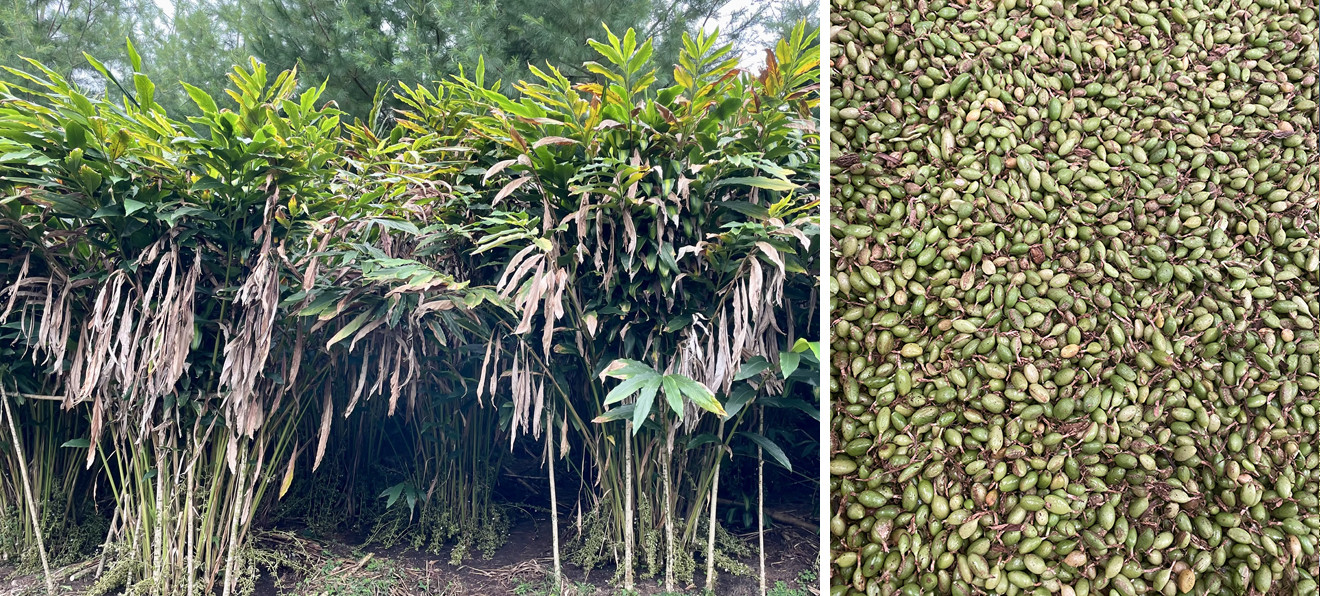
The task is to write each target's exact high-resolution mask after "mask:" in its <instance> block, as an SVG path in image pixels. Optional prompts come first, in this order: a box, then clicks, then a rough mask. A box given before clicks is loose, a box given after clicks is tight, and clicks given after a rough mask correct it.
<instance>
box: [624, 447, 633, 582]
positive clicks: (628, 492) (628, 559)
mask: <svg viewBox="0 0 1320 596" xmlns="http://www.w3.org/2000/svg"><path fill="white" fill-rule="evenodd" d="M623 487H624V488H623V510H624V514H623V517H624V525H623V589H625V590H629V591H631V590H632V589H633V457H632V422H626V423H624V428H623Z"/></svg>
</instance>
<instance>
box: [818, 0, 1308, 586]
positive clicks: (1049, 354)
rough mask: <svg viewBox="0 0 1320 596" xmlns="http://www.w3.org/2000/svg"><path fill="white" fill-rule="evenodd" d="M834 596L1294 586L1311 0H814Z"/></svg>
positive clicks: (1300, 549)
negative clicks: (828, 312) (828, 193)
mask: <svg viewBox="0 0 1320 596" xmlns="http://www.w3.org/2000/svg"><path fill="white" fill-rule="evenodd" d="M830 18H831V28H830V33H829V34H830V41H831V45H830V66H831V80H832V83H831V89H830V109H829V118H830V125H831V126H830V141H831V142H830V151H831V168H830V173H831V179H832V189H833V190H832V200H831V207H830V208H831V224H830V226H831V227H830V232H831V235H832V238H831V252H832V258H831V262H832V277H831V279H830V281H829V283H830V288H829V291H830V300H831V306H832V320H831V331H832V336H831V342H832V352H831V369H832V370H831V375H832V376H831V382H830V394H831V396H832V403H833V411H832V414H831V425H832V429H833V430H832V435H833V436H832V453H833V455H832V461H831V462H830V474H831V478H830V488H831V491H832V500H831V507H832V512H831V519H830V520H829V522H830V533H831V560H832V565H831V585H832V586H833V588H832V594H833V595H834V596H846V595H854V594H865V595H867V596H874V595H877V594H878V595H889V594H902V595H904V596H917V595H922V594H953V595H958V596H969V595H982V594H1000V595H1008V596H1014V595H1019V594H1025V595H1031V596H1047V595H1052V594H1059V595H1062V596H1092V595H1095V596H1135V595H1144V594H1151V595H1154V594H1164V595H1166V596H1174V595H1177V594H1207V595H1211V596H1218V595H1221V594H1225V595H1227V594H1234V595H1247V594H1257V595H1266V594H1276V595H1296V596H1314V595H1315V594H1317V584H1316V582H1317V576H1318V575H1320V557H1318V556H1317V547H1318V546H1320V507H1318V503H1317V495H1318V494H1320V448H1318V446H1317V444H1318V443H1320V426H1318V425H1317V422H1318V419H1317V410H1320V396H1318V395H1317V388H1318V387H1320V377H1318V376H1317V375H1318V374H1320V355H1318V354H1317V352H1320V341H1318V340H1317V329H1316V326H1317V321H1318V320H1320V301H1318V300H1320V299H1318V298H1317V295H1318V293H1320V228H1318V223H1317V221H1318V220H1320V212H1318V211H1317V209H1318V205H1317V194H1318V193H1320V151H1318V150H1317V138H1316V133H1317V129H1318V128H1320V116H1317V81H1316V80H1317V76H1318V71H1320V48H1318V47H1317V39H1318V38H1320V35H1317V11H1316V3H1315V2H1314V0H1225V1H1215V0H1114V1H1108V2H1102V1H1100V0H1081V1H1066V2H1061V1H1059V0H1040V1H1031V0H1000V1H995V0H984V1H980V0H971V1H968V0H956V1H952V2H950V1H945V0H902V1H899V0H832V10H831V17H830Z"/></svg>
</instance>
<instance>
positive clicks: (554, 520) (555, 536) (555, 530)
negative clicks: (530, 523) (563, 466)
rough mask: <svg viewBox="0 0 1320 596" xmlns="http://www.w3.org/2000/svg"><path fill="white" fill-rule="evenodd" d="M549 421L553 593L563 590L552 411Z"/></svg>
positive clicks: (547, 429)
mask: <svg viewBox="0 0 1320 596" xmlns="http://www.w3.org/2000/svg"><path fill="white" fill-rule="evenodd" d="M547 417H548V418H549V422H547V424H546V429H545V451H546V453H545V456H546V463H547V464H548V465H549V466H550V536H551V540H552V541H553V542H554V548H555V588H554V589H555V593H557V594H558V593H561V591H562V590H563V586H564V584H563V580H562V577H561V576H560V575H559V500H558V498H557V495H556V494H555V442H554V435H555V431H554V422H555V417H554V414H553V413H547Z"/></svg>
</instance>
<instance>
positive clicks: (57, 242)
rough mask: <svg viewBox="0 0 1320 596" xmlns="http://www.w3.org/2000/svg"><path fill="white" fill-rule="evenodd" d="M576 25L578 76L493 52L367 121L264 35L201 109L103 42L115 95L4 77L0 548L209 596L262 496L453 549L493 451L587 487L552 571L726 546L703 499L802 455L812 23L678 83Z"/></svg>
mask: <svg viewBox="0 0 1320 596" xmlns="http://www.w3.org/2000/svg"><path fill="white" fill-rule="evenodd" d="M590 43H591V45H592V47H593V48H594V49H595V50H596V51H597V52H598V53H599V54H600V59H599V61H598V62H591V63H587V64H586V65H585V69H586V71H588V72H590V73H592V76H591V77H578V78H570V77H568V76H565V75H564V74H563V73H561V72H560V71H559V70H558V69H556V68H554V67H552V66H548V65H547V66H545V67H543V68H532V69H531V70H532V73H533V74H534V75H535V76H536V78H537V80H534V81H531V82H522V83H519V84H518V85H516V86H515V87H516V91H517V92H516V96H515V97H509V96H506V95H504V94H503V93H501V92H500V91H499V89H500V84H499V83H498V82H491V81H486V80H484V76H483V70H482V68H481V67H480V66H478V68H477V69H476V70H475V71H473V72H471V73H469V74H467V75H461V76H458V77H455V78H453V79H451V80H448V81H445V82H442V83H438V84H436V85H434V86H430V87H415V88H414V87H408V86H400V88H399V89H398V90H397V91H394V92H387V91H385V90H378V91H377V96H378V101H377V108H376V109H375V110H374V112H373V116H372V118H371V121H369V122H360V121H355V122H353V123H348V122H346V121H343V120H341V113H340V112H338V111H337V110H336V108H335V104H334V102H333V98H327V97H323V96H322V90H323V89H324V85H322V86H320V87H318V86H316V85H315V81H311V82H309V81H300V80H298V78H297V73H295V72H283V73H279V74H278V75H273V76H272V73H268V72H267V71H266V69H265V67H264V66H263V65H262V64H259V63H257V62H256V61H252V63H251V64H250V65H248V66H247V67H243V68H236V69H235V70H234V72H233V73H232V74H231V75H230V78H231V82H232V86H231V88H230V89H229V91H228V92H227V93H228V95H229V98H228V99H225V98H213V97H210V96H208V95H207V94H206V93H204V92H202V91H200V90H199V89H197V88H195V87H192V86H188V85H186V84H185V88H186V89H187V91H188V94H189V96H190V97H191V98H192V100H193V101H194V102H195V103H196V104H197V106H198V108H199V109H200V111H201V113H202V115H201V116H199V117H192V118H189V119H188V121H187V122H181V121H178V120H174V119H171V118H170V116H169V115H168V114H166V113H164V112H163V111H162V109H161V108H160V107H159V106H157V105H156V104H155V103H154V102H153V100H152V97H153V94H154V92H155V84H156V83H155V82H153V81H151V80H149V79H148V78H147V77H146V76H144V75H142V74H140V72H141V71H142V70H143V67H142V64H141V61H140V60H138V59H136V55H134V60H133V64H132V65H131V68H132V70H133V71H134V72H133V74H132V75H131V76H129V75H123V76H116V75H115V72H114V71H113V70H112V69H109V68H106V67H105V66H103V65H101V64H100V63H98V62H96V61H95V60H94V59H91V58H90V57H89V60H90V61H91V62H92V64H93V66H95V67H96V68H97V70H98V71H100V72H101V73H102V75H104V76H105V77H106V79H107V81H108V82H107V85H106V87H107V88H108V89H111V90H113V91H112V93H110V97H107V98H98V97H89V96H87V95H85V94H83V93H82V92H80V91H79V89H78V87H77V86H76V85H74V84H73V83H71V82H70V81H68V80H65V79H64V78H62V77H61V76H60V75H58V74H56V73H55V72H53V71H50V70H48V69H46V68H44V67H43V66H41V65H40V64H38V63H35V62H33V63H29V64H27V65H24V67H23V69H22V70H21V71H20V70H12V71H11V72H12V74H14V75H15V76H19V77H21V78H22V79H23V80H24V81H25V84H24V85H23V86H21V87H19V86H5V85H3V84H0V396H2V397H3V399H0V402H3V409H2V410H0V417H3V419H4V423H3V425H0V427H2V428H3V433H0V437H2V438H0V472H2V473H0V556H3V557H4V559H6V560H9V561H11V562H12V561H17V562H18V563H19V564H20V565H21V566H23V567H26V568H28V569H32V570H34V571H42V572H43V573H45V574H46V575H47V577H49V574H50V570H51V569H52V568H55V567H57V566H59V565H64V564H68V563H70V562H74V561H81V560H86V559H89V558H95V559H96V560H97V566H96V571H95V573H96V577H97V578H98V580H97V583H96V585H95V586H94V588H93V592H94V593H107V592H112V591H117V590H120V589H123V590H125V591H128V592H130V593H137V594H208V593H222V594H224V595H225V596H228V595H229V594H231V593H241V592H245V591H251V590H252V588H253V582H254V574H255V573H257V560H258V559H259V555H258V553H257V552H256V549H255V547H254V546H253V536H254V534H256V533H257V532H258V531H259V530H260V529H261V528H268V527H276V526H280V525H297V526H300V527H303V528H307V529H310V530H313V531H319V532H324V533H325V534H327V535H329V534H334V533H360V534H362V535H366V536H368V540H371V541H376V542H377V543H379V544H387V545H393V544H405V545H409V546H412V547H415V548H417V549H420V550H426V551H429V552H433V553H441V552H446V553H447V554H448V555H449V557H450V559H451V560H453V561H455V562H458V561H461V560H463V559H464V558H465V557H467V556H470V555H472V554H474V553H476V552H480V553H484V554H486V555H487V556H489V554H490V553H491V552H493V550H494V549H495V548H497V547H498V546H499V545H500V544H501V542H502V541H503V536H504V534H505V532H506V531H507V528H508V524H509V512H508V511H507V508H506V507H504V506H503V505H502V504H501V503H500V501H499V499H497V498H496V495H495V494H494V492H493V487H494V486H495V484H496V482H497V481H498V480H499V476H500V471H501V469H502V467H504V466H505V465H507V464H509V463H510V462H509V460H510V458H512V459H515V460H527V461H528V463H529V464H530V465H528V466H526V469H528V470H533V471H534V472H532V473H535V474H542V475H548V482H549V487H550V493H551V495H550V498H549V499H548V503H545V505H546V506H547V507H548V508H549V509H550V510H551V514H552V519H555V520H558V519H560V518H561V517H565V512H563V511H560V510H559V509H560V508H559V503H560V502H565V503H567V502H575V503H577V509H576V511H575V512H574V515H576V519H577V521H576V523H575V524H574V525H573V528H572V529H568V528H560V527H559V525H558V524H556V525H555V530H554V532H555V543H556V548H555V553H554V561H555V572H556V575H558V573H559V566H560V557H561V551H562V554H563V556H565V557H567V558H570V559H571V560H572V562H574V563H576V564H578V565H580V566H583V567H587V568H590V567H593V566H597V565H601V564H608V565H616V566H617V569H618V573H617V575H616V578H617V579H618V580H619V581H620V582H621V583H622V584H623V585H624V586H625V587H628V588H631V587H632V586H633V584H634V582H635V581H636V579H635V577H634V575H635V574H642V575H644V576H657V577H659V576H663V578H664V582H665V586H666V589H670V590H672V589H673V586H674V584H675V582H692V581H701V579H703V578H707V579H706V581H707V586H708V587H709V586H710V584H709V581H710V579H708V578H712V577H713V576H714V573H715V569H714V567H715V566H717V565H718V566H719V567H720V568H721V569H725V570H735V569H737V567H738V566H739V565H740V564H738V563H736V562H735V561H733V560H732V559H731V558H730V557H729V555H728V554H727V553H726V552H725V550H726V549H736V548H737V546H738V545H737V544H735V543H734V542H733V541H731V539H730V537H729V536H728V535H727V533H725V532H724V531H723V530H722V529H721V527H722V525H724V524H726V522H727V520H728V517H727V515H725V516H722V515H721V511H720V507H721V505H719V503H720V500H721V499H722V498H726V497H722V496H721V495H729V494H738V495H747V494H750V495H752V498H753V499H757V494H758V493H759V490H760V484H758V483H759V482H761V481H762V480H761V478H762V473H763V470H762V469H761V465H762V464H761V461H762V460H761V458H762V457H763V458H764V460H765V461H769V462H771V465H772V466H775V465H777V466H782V467H789V466H791V464H792V462H793V461H798V462H811V463H810V464H808V466H809V467H808V471H807V472H806V475H808V476H811V477H814V476H815V474H814V473H812V472H813V471H814V462H815V461H816V453H817V447H816V445H817V443H816V442H815V441H816V440H817V439H816V438H815V434H816V432H815V428H816V424H817V423H816V422H815V420H814V418H815V417H816V416H818V414H817V412H816V408H815V404H816V389H817V388H816V385H817V380H816V379H817V371H819V361H818V356H817V354H816V349H817V348H816V343H815V339H816V338H817V337H818V333H819V329H818V325H817V324H816V322H815V321H816V319H817V316H816V310H815V309H816V305H817V303H818V294H817V283H816V277H815V275H814V274H813V272H815V271H817V269H818V260H817V259H818V257H817V253H818V242H819V230H818V218H817V215H816V213H817V209H818V202H817V197H816V189H817V182H818V180H817V171H818V150H819V149H818V147H819V136H818V133H817V131H816V128H815V124H814V122H815V116H814V115H813V111H814V110H815V109H816V107H817V102H818V95H817V91H818V89H817V87H816V81H817V67H818V55H817V51H818V50H817V45H816V34H815V33H814V32H812V31H809V30H808V29H807V28H806V27H805V25H800V26H799V27H798V28H797V29H796V30H795V31H794V33H793V34H792V36H791V37H790V38H788V39H785V40H782V41H780V42H779V43H778V45H777V46H776V47H775V49H774V50H773V51H772V52H767V58H766V64H765V66H764V69H763V71H762V72H761V73H760V74H759V75H756V76H753V75H751V74H749V73H746V72H743V71H741V70H739V69H737V68H736V66H737V60H736V59H735V58H733V57H731V55H730V48H729V47H728V46H722V45H720V44H719V43H718V42H717V39H716V37H715V36H707V35H704V34H703V35H699V36H696V37H694V38H687V39H685V42H684V50H683V52H682V54H681V56H680V59H679V64H677V65H675V66H674V67H673V69H674V70H673V78H674V80H675V81H676V84H675V85H673V86H671V87H666V88H658V87H657V85H656V77H655V71H654V70H653V67H652V66H651V65H650V64H649V62H650V54H651V45H650V42H649V41H647V42H644V43H640V44H639V43H638V41H637V40H636V39H635V36H634V34H633V32H632V31H631V30H629V31H628V32H627V34H626V35H624V36H623V37H622V39H620V38H619V37H616V36H615V35H614V34H612V33H611V34H609V35H608V38H607V41H606V42H604V43H599V42H595V41H592V42H590ZM130 53H131V48H130ZM722 463H723V464H724V466H725V467H724V468H723V470H724V472H723V473H721V470H722V468H721V464H722ZM785 473H786V472H785ZM556 474H558V477H557V478H556ZM722 477H723V478H724V483H723V484H721V478H722ZM556 493H557V494H556ZM753 502H758V501H753ZM442 548H443V549H445V550H444V551H442V550H441V549H442ZM712 551H713V552H714V554H713V555H712V554H711V552H712ZM43 568H44V569H43ZM703 574H704V575H703ZM49 581H50V580H49V579H47V582H49Z"/></svg>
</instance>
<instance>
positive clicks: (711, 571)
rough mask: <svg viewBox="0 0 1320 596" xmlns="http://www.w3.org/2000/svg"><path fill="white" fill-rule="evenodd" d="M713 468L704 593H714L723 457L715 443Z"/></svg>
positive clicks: (721, 422) (719, 445)
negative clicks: (716, 523) (716, 519)
mask: <svg viewBox="0 0 1320 596" xmlns="http://www.w3.org/2000/svg"><path fill="white" fill-rule="evenodd" d="M716 436H718V437H723V436H724V419H723V418H721V419H720V430H719V434H718V435H716ZM716 448H717V449H718V451H716V452H715V466H714V468H715V470H714V472H713V475H714V476H713V480H711V487H710V533H709V535H708V536H707V538H706V593H707V594H714V593H715V502H716V501H718V500H719V496H720V460H722V459H723V458H724V445H723V444H718V443H717V444H716Z"/></svg>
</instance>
